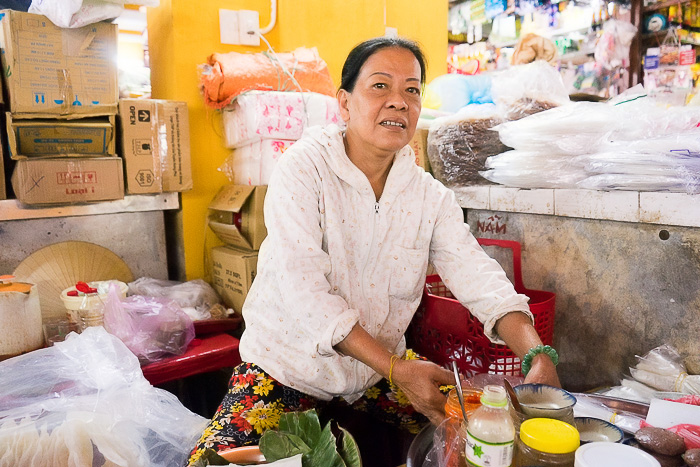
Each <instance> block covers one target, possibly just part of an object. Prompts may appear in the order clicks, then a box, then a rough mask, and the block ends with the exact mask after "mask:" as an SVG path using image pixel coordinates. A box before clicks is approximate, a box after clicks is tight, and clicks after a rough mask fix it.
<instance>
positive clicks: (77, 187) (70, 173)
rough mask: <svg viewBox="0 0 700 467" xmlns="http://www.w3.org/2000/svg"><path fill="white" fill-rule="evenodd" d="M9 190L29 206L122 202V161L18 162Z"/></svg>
mask: <svg viewBox="0 0 700 467" xmlns="http://www.w3.org/2000/svg"><path fill="white" fill-rule="evenodd" d="M12 187H13V188H14V191H15V195H16V196H17V199H18V200H19V201H20V202H21V203H23V204H29V205H34V204H39V205H40V204H73V203H85V202H94V201H108V200H115V199H122V198H124V176H123V172H122V161H121V159H119V158H117V157H96V158H79V159H78V158H68V159H23V160H18V161H17V164H16V166H15V170H14V172H13V174H12Z"/></svg>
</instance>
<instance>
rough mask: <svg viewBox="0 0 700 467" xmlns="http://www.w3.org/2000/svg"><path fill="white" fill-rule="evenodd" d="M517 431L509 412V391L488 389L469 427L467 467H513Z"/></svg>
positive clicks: (496, 388)
mask: <svg viewBox="0 0 700 467" xmlns="http://www.w3.org/2000/svg"><path fill="white" fill-rule="evenodd" d="M514 441H515V427H514V425H513V420H512V419H511V417H510V413H509V411H508V399H507V397H506V391H505V389H503V388H502V387H501V386H486V387H485V388H484V393H483V394H482V396H481V407H479V408H478V409H476V410H475V411H474V413H473V414H472V416H471V417H469V422H468V423H467V435H466V443H465V447H464V453H465V457H466V460H467V465H470V466H476V467H485V466H489V467H510V466H511V464H512V461H513V443H514Z"/></svg>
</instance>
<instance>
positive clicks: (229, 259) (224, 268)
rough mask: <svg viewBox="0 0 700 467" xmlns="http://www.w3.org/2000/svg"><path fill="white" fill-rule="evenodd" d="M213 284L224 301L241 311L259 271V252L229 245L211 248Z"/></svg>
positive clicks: (235, 309)
mask: <svg viewBox="0 0 700 467" xmlns="http://www.w3.org/2000/svg"><path fill="white" fill-rule="evenodd" d="M211 265H212V286H213V287H214V290H216V292H217V293H218V294H219V296H221V298H222V300H223V301H224V303H225V304H226V305H227V306H229V307H231V308H233V310H234V311H236V312H237V313H241V310H242V309H243V302H244V301H245V298H246V296H247V295H248V291H249V290H250V286H251V285H253V279H255V274H256V272H257V265H258V253H257V252H255V251H243V250H239V249H236V248H231V247H228V246H219V247H216V248H212V249H211Z"/></svg>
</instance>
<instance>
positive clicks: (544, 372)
mask: <svg viewBox="0 0 700 467" xmlns="http://www.w3.org/2000/svg"><path fill="white" fill-rule="evenodd" d="M525 383H536V384H547V385H549V386H556V387H558V388H560V387H561V383H560V382H559V376H558V375H557V367H555V366H554V363H552V359H551V358H550V357H549V355H546V354H538V355H536V356H535V358H533V359H532V366H531V367H530V371H529V372H528V374H527V376H526V377H525Z"/></svg>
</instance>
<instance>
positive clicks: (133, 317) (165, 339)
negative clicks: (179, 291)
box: [104, 286, 195, 365]
mask: <svg viewBox="0 0 700 467" xmlns="http://www.w3.org/2000/svg"><path fill="white" fill-rule="evenodd" d="M104 324H105V329H107V331H108V332H110V333H111V334H113V335H115V336H117V337H118V338H119V339H121V341H122V342H124V344H126V346H127V347H128V348H129V350H131V351H132V352H133V353H134V355H136V356H137V357H138V359H139V361H140V362H141V364H142V365H144V364H147V363H152V362H155V361H158V360H161V359H163V358H165V357H168V356H170V355H181V354H183V353H185V351H186V350H187V346H188V345H189V343H190V342H191V341H192V339H194V335H195V333H194V324H193V323H192V320H191V319H190V317H189V316H187V314H186V313H185V312H184V311H183V310H182V308H180V306H179V305H178V304H177V302H175V301H173V300H168V299H165V298H156V297H144V296H141V295H132V296H130V297H127V298H125V299H124V300H121V299H120V298H119V295H118V292H117V290H116V287H115V286H111V287H110V290H109V295H108V297H107V301H106V302H105V309H104Z"/></svg>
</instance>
